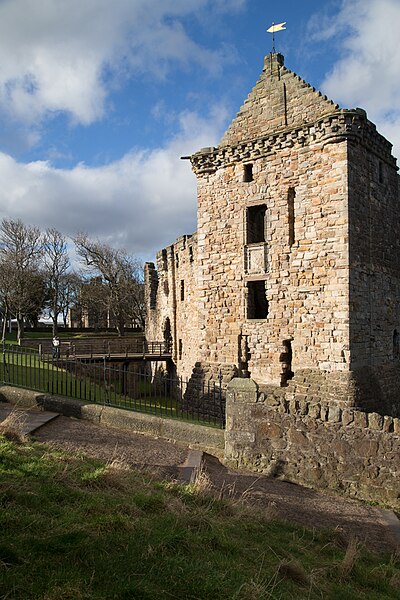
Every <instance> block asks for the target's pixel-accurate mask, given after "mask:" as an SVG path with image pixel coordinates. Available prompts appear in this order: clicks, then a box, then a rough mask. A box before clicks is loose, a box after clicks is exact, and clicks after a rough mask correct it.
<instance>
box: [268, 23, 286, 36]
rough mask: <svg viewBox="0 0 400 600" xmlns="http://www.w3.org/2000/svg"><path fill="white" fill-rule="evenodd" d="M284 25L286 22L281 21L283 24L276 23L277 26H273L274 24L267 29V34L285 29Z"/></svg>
mask: <svg viewBox="0 0 400 600" xmlns="http://www.w3.org/2000/svg"><path fill="white" fill-rule="evenodd" d="M285 25H286V21H283V23H277V25H275V23H273V24H272V26H271V27H270V28H269V29H267V31H268V33H275V31H282V29H286V27H285Z"/></svg>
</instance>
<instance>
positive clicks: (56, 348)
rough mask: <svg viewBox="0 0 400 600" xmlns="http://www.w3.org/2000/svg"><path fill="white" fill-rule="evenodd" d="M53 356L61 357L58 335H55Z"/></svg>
mask: <svg viewBox="0 0 400 600" xmlns="http://www.w3.org/2000/svg"><path fill="white" fill-rule="evenodd" d="M53 358H56V359H58V358H60V338H59V337H57V336H56V335H55V336H54V337H53Z"/></svg>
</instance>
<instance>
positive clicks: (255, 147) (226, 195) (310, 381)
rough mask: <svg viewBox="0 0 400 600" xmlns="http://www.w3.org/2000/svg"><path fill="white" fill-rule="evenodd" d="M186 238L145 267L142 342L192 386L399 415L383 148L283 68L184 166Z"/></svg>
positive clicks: (359, 117)
mask: <svg viewBox="0 0 400 600" xmlns="http://www.w3.org/2000/svg"><path fill="white" fill-rule="evenodd" d="M190 160H191V164H192V168H193V171H194V173H195V174H196V177H197V185H198V227H197V232H196V233H195V234H193V235H192V236H183V237H181V238H179V239H178V240H177V241H176V242H175V243H174V244H172V245H171V246H168V247H167V248H165V249H164V250H162V251H161V252H159V253H158V255H157V264H156V266H155V265H154V264H152V263H147V264H146V267H145V284H146V302H147V324H146V336H147V339H149V340H162V339H169V340H171V343H172V348H173V358H172V361H171V364H170V365H168V368H169V369H170V370H173V371H176V372H177V374H178V375H183V376H185V377H188V378H191V377H195V378H203V379H216V378H218V377H219V378H222V380H223V382H224V383H227V382H228V381H229V380H231V379H232V378H234V377H237V376H238V377H242V378H243V377H245V378H249V377H251V378H252V379H253V380H255V381H256V382H257V384H259V385H260V386H261V387H262V386H271V385H272V386H275V387H286V386H288V385H289V387H290V390H291V394H292V396H293V398H295V400H296V401H299V402H302V401H306V402H312V403H315V402H319V401H320V400H321V397H323V400H324V401H326V402H329V403H330V404H332V405H335V406H337V407H339V408H340V409H341V410H344V409H345V408H348V409H350V408H358V409H362V410H364V411H374V412H376V413H380V414H387V415H392V416H400V348H399V344H400V342H399V338H400V204H399V178H398V174H397V167H396V160H395V158H394V157H393V156H392V154H391V144H390V143H389V142H388V141H387V140H386V139H385V138H384V137H382V136H381V135H380V134H379V133H378V132H377V130H376V128H375V126H374V125H373V124H372V123H371V122H370V121H369V120H368V118H367V115H366V113H365V111H363V110H362V109H358V108H356V109H352V110H347V109H340V108H339V107H338V105H336V104H334V103H333V102H332V101H330V100H328V99H327V98H326V97H325V96H322V95H321V93H320V92H318V91H316V90H315V89H314V88H312V87H311V86H310V85H308V84H307V83H306V82H305V81H303V80H302V79H301V78H300V77H298V76H297V75H296V74H295V73H293V72H291V71H290V70H288V69H287V68H286V67H285V66H284V60H283V57H282V56H281V55H280V54H270V55H268V56H267V57H266V58H265V61H264V69H263V72H262V74H261V76H260V79H259V80H258V82H257V83H256V85H255V87H254V88H253V90H252V91H251V92H250V94H249V96H248V98H247V99H246V100H245V102H244V104H243V106H242V107H241V109H240V111H239V112H238V114H237V116H236V118H235V119H234V120H233V122H232V124H231V125H230V127H229V128H228V130H227V131H226V133H225V135H224V136H223V138H222V140H221V142H220V144H219V145H218V147H215V148H214V147H213V148H203V149H202V150H200V151H199V152H197V153H195V154H193V155H192V156H191V157H190Z"/></svg>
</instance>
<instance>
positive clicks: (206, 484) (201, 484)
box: [190, 467, 213, 495]
mask: <svg viewBox="0 0 400 600" xmlns="http://www.w3.org/2000/svg"><path fill="white" fill-rule="evenodd" d="M190 486H191V487H192V489H193V491H195V492H196V493H197V494H202V495H211V492H212V489H213V484H212V481H211V479H210V478H209V476H208V475H207V473H206V472H205V470H204V468H203V467H200V469H197V471H196V473H195V476H194V479H193V481H192V483H191V484H190Z"/></svg>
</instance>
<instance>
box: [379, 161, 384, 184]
mask: <svg viewBox="0 0 400 600" xmlns="http://www.w3.org/2000/svg"><path fill="white" fill-rule="evenodd" d="M378 181H379V183H383V182H384V176H383V162H382V161H381V160H380V161H379V162H378Z"/></svg>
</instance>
